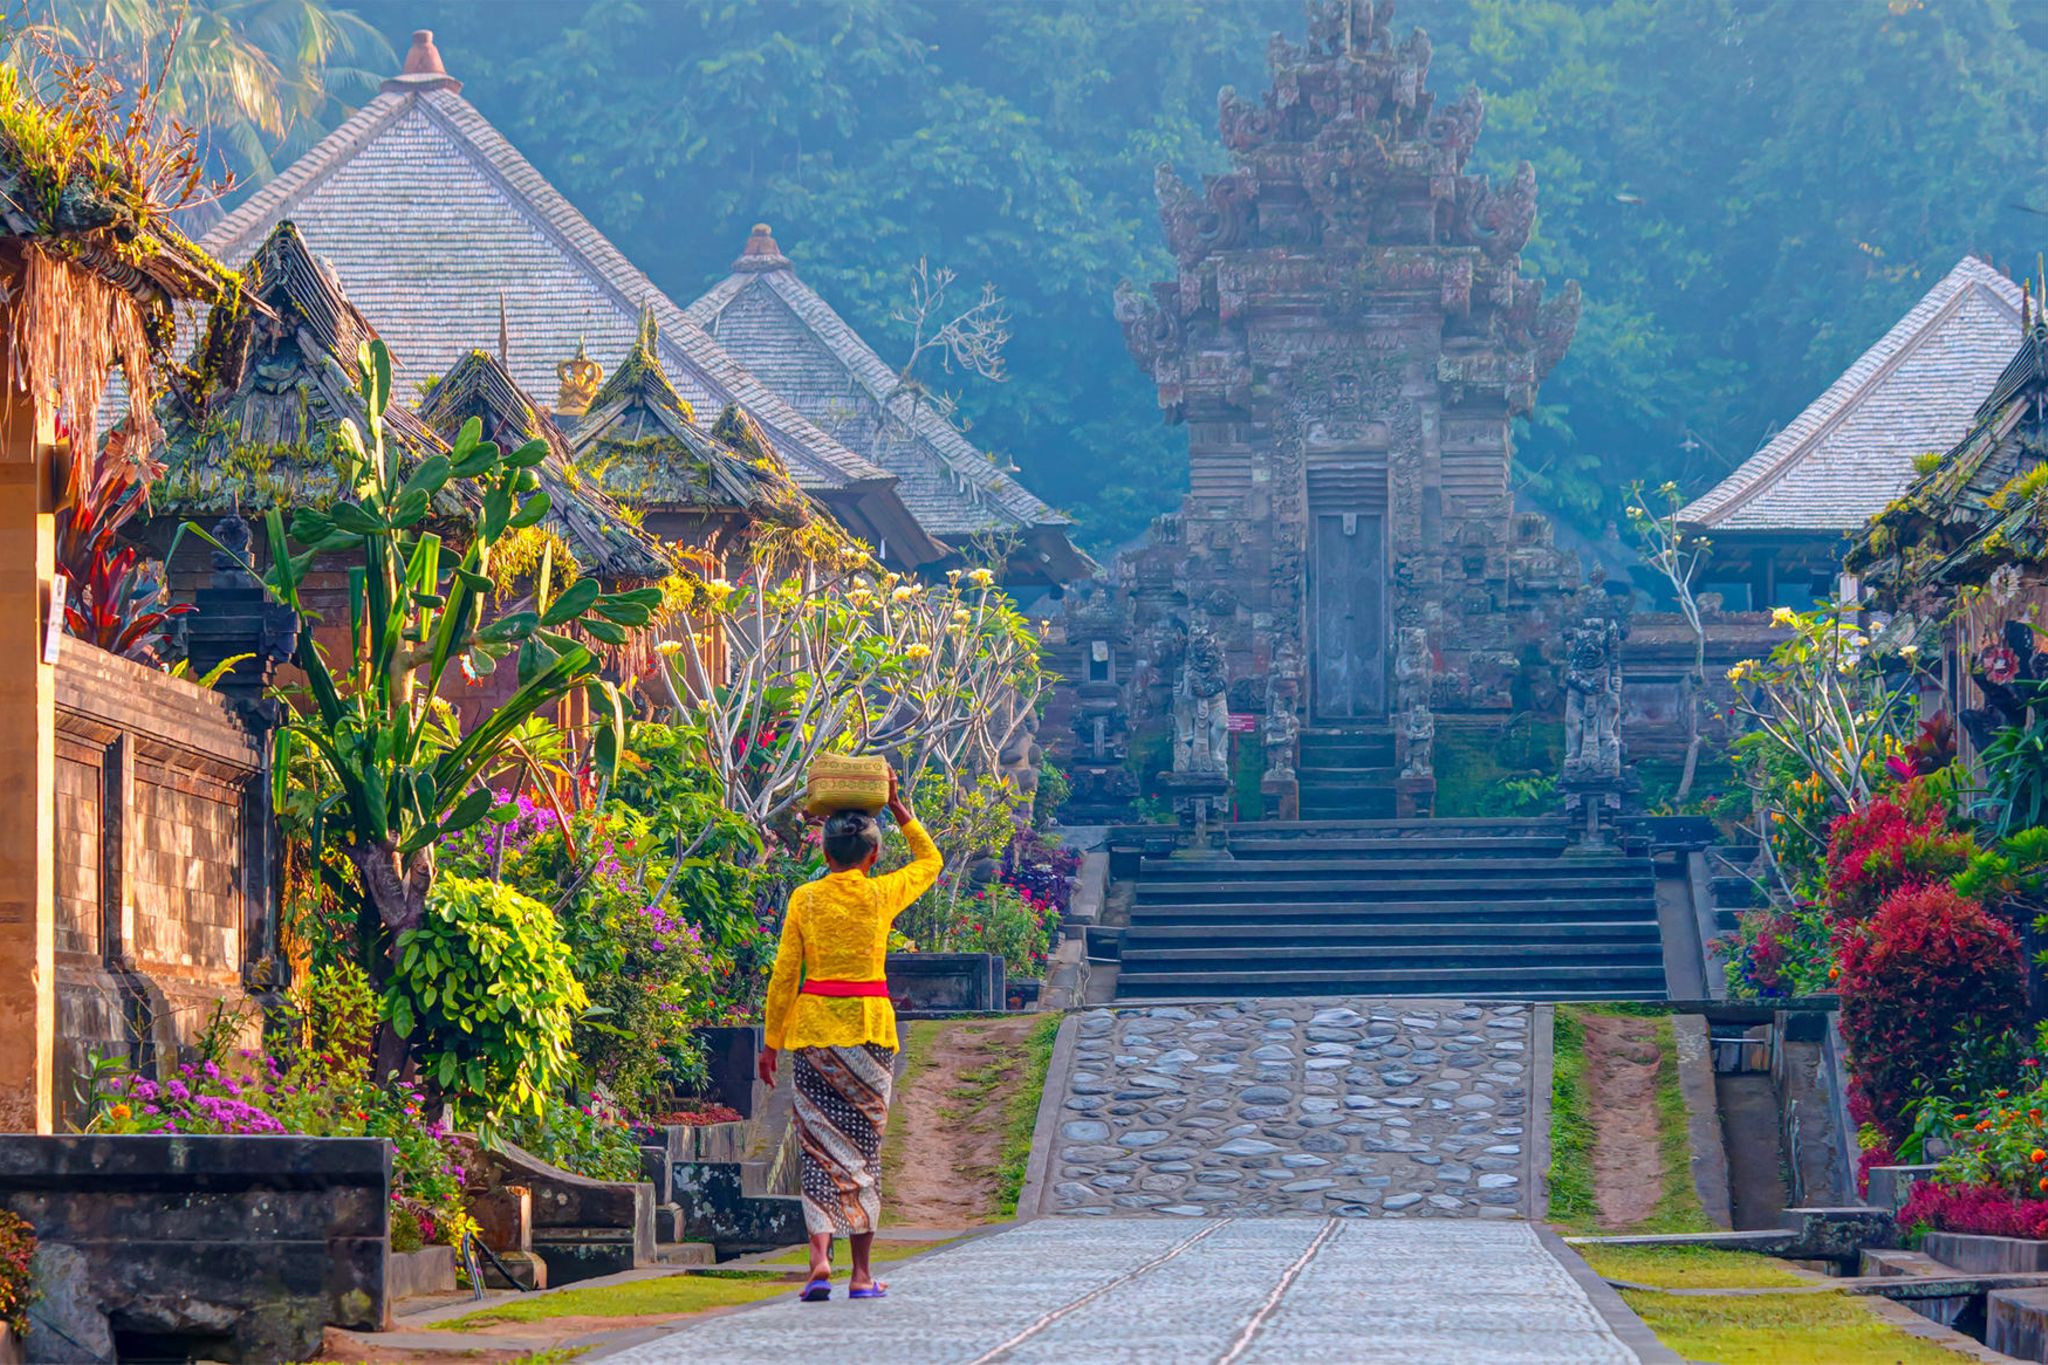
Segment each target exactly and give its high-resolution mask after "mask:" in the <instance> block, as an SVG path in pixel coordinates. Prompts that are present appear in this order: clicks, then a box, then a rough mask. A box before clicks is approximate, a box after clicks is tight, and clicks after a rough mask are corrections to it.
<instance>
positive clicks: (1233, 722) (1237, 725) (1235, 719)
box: [1228, 716, 1259, 735]
mask: <svg viewBox="0 0 2048 1365" xmlns="http://www.w3.org/2000/svg"><path fill="white" fill-rule="evenodd" d="M1228 728H1229V730H1230V733H1231V734H1233V735H1248V734H1251V733H1252V732H1253V731H1254V730H1256V729H1258V728H1259V718H1258V717H1257V716H1232V717H1231V718H1230V721H1229V725H1228Z"/></svg>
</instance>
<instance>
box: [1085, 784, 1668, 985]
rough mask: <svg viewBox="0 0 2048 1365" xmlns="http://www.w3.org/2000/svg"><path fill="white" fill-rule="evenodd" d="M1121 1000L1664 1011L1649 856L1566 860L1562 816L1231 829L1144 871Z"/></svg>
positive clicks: (1148, 861)
mask: <svg viewBox="0 0 2048 1365" xmlns="http://www.w3.org/2000/svg"><path fill="white" fill-rule="evenodd" d="M1119 957H1120V965H1119V968H1118V972H1117V982H1116V996H1117V999H1119V1000H1159V999H1175V998H1180V999H1187V998H1200V997H1218V996H1234V995H1241V996H1276V995H1342V994H1362V995H1398V996H1446V997H1452V998H1461V999H1489V998H1493V999H1499V998H1507V999H1515V1000H1568V999H1610V1000H1612V999H1662V998H1663V997H1664V992H1665V981H1664V965H1663V947H1662V941H1661V938H1660V936H1659V932H1658V924H1657V906H1656V880H1655V873H1654V870H1653V867H1652V864H1651V861H1650V859H1649V858H1648V857H1647V856H1643V855H1641V854H1635V853H1622V852H1604V853H1580V852H1570V851H1567V843H1566V839H1565V834H1564V826H1563V823H1562V822H1561V821H1556V820H1410V821H1394V820H1384V821H1347V822H1341V823H1340V822H1316V821H1300V822H1288V823H1277V822H1271V823H1264V824H1244V825H1236V826H1232V827H1231V829H1230V831H1229V834H1228V850H1227V853H1225V854H1223V855H1220V856H1212V857H1145V858H1143V859H1142V860H1140V862H1139V864H1138V875H1137V878H1136V886H1135V888H1134V895H1133V897H1132V901H1131V909H1130V920H1129V924H1128V926H1127V927H1126V928H1125V930H1124V932H1123V936H1122V942H1121V952H1120V954H1119Z"/></svg>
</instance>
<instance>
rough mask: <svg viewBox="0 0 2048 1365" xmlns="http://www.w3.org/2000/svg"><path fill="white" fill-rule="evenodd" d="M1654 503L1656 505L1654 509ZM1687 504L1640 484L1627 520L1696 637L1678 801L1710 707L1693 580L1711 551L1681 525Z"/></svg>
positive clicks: (1670, 489) (1694, 764) (1685, 792)
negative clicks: (1703, 715) (1681, 512)
mask: <svg viewBox="0 0 2048 1365" xmlns="http://www.w3.org/2000/svg"><path fill="white" fill-rule="evenodd" d="M1653 504H1654V505H1653ZM1684 505H1685V499H1684V497H1683V496H1681V495H1680V493H1679V491H1678V485H1677V484H1675V483H1671V482H1668V481H1667V482H1666V483H1664V484H1662V485H1660V486H1659V487H1658V488H1657V489H1656V491H1655V492H1654V493H1652V492H1649V491H1647V490H1645V488H1644V487H1643V485H1642V484H1641V483H1635V484H1631V485H1630V486H1629V490H1628V521H1629V525H1630V526H1631V527H1633V528H1634V530H1635V533H1636V538H1637V539H1638V540H1639V541H1640V542H1641V543H1642V547H1643V558H1644V559H1646V560H1648V561H1649V563H1650V567H1652V568H1654V569H1655V570H1657V572H1658V573H1661V574H1663V575H1664V579H1665V581H1666V582H1667V583H1669V584H1670V585H1671V595H1672V598H1673V600H1674V601H1676V602H1677V604H1678V613H1679V615H1680V616H1682V617H1684V618H1685V624H1686V628H1687V629H1688V630H1690V631H1691V632H1692V669H1691V670H1690V671H1689V672H1688V673H1687V674H1686V676H1685V690H1684V695H1683V698H1682V702H1683V705H1684V707H1685V770H1684V772H1682V773H1681V774H1680V775H1679V778H1678V788H1677V790H1676V791H1674V792H1673V793H1672V796H1671V799H1672V800H1673V801H1674V802H1679V801H1683V800H1685V798H1686V797H1687V796H1689V795H1691V794H1692V783H1693V778H1694V777H1695V776H1696V775H1697V774H1698V772H1699V765H1700V743H1701V739H1702V736H1701V734H1700V713H1701V712H1702V711H1703V710H1704V709H1705V708H1706V706H1707V628H1706V625H1705V623H1704V622H1703V621H1702V620H1701V618H1700V604H1699V599H1698V597H1697V596H1696V595H1695V594H1694V593H1693V579H1694V578H1696V577H1697V576H1698V575H1699V571H1700V568H1701V566H1702V565H1703V564H1705V563H1706V560H1707V555H1708V552H1709V551H1710V550H1712V549H1713V542H1712V541H1710V540H1708V539H1707V538H1706V537H1705V536H1700V535H1694V534H1692V533H1691V532H1689V531H1687V530H1686V529H1685V528H1684V527H1683V526H1681V525H1680V524H1679V521H1678V513H1679V509H1680V508H1681V507H1683V506H1684Z"/></svg>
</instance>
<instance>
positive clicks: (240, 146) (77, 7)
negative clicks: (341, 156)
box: [5, 0, 393, 183]
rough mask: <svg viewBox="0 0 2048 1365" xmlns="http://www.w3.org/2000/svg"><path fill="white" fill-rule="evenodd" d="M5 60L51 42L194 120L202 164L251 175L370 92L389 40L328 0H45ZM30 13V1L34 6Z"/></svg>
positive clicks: (269, 167)
mask: <svg viewBox="0 0 2048 1365" xmlns="http://www.w3.org/2000/svg"><path fill="white" fill-rule="evenodd" d="M39 8H40V9H41V10H42V21H41V22H39V23H35V24H32V25H30V26H29V27H27V28H26V29H24V30H22V32H21V33H19V34H17V35H16V37H15V40H14V42H13V43H12V44H11V45H10V47H9V49H8V50H7V53H6V56H5V60H6V61H7V62H8V64H10V65H22V64H24V63H25V62H26V61H29V60H30V59H32V57H33V54H34V53H35V52H36V51H38V50H39V49H38V46H37V45H41V48H44V49H46V48H48V47H50V46H55V47H57V48H59V49H61V50H63V51H65V52H66V53H68V54H69V55H71V56H73V57H75V58H78V59H80V60H82V61H86V62H90V63H92V64H93V65H95V66H96V67H98V68H99V70H100V71H101V72H102V73H104V74H106V75H109V76H111V77H113V78H114V79H116V80H118V81H120V82H121V84H122V85H123V86H124V87H125V88H127V89H128V90H130V91H141V90H143V89H145V88H147V89H148V90H150V91H151V92H152V94H153V98H154V100H155V103H156V107H157V110H158V112H159V113H160V114H162V115H163V116H165V117H167V118H171V119H175V120H177V121H178V122H181V123H183V124H185V125H186V126H188V127H191V128H193V129H195V130H197V131H198V133H199V135H200V138H201V139H202V141H203V142H204V144H205V150H206V155H207V168H208V170H209V171H210V172H211V173H213V174H216V175H221V174H232V175H233V176H234V178H235V179H237V180H240V181H246V182H258V183H260V182H261V181H264V180H267V179H269V178H270V177H271V176H272V175H273V174H275V173H276V171H277V168H278V166H279V165H280V164H289V162H290V161H291V160H292V159H293V158H295V157H296V156H297V155H298V154H299V153H300V152H302V151H304V150H305V149H306V148H307V147H308V146H310V145H311V144H312V142H313V141H314V140H315V139H317V138H318V137H320V135H321V134H323V133H324V132H326V131H327V129H328V128H329V127H331V126H332V125H333V124H335V123H336V122H339V120H340V118H341V116H343V115H345V114H346V112H347V111H348V107H349V106H348V102H347V97H349V96H351V95H356V96H366V95H368V94H371V93H373V92H374V91H375V90H376V88H377V84H378V81H379V80H380V79H381V73H383V72H388V71H389V70H391V68H392V63H393V56H392V52H391V47H390V44H388V43H386V42H385V41H384V39H383V37H382V36H381V35H380V34H379V33H378V32H377V31H376V30H375V29H374V28H372V27H370V26H369V25H368V24H366V23H364V22H363V21H362V20H361V19H359V18H357V17H356V16H355V15H353V14H351V13H349V12H348V11H346V10H337V9H335V8H334V7H333V6H332V5H330V4H328V3H327V0H42V4H41V5H40V6H39ZM31 14H32V15H34V14H35V8H32V9H31Z"/></svg>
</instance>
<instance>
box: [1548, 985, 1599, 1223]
mask: <svg viewBox="0 0 2048 1365" xmlns="http://www.w3.org/2000/svg"><path fill="white" fill-rule="evenodd" d="M1590 1012H1591V1007H1590V1006H1585V1005H1559V1006H1558V1007H1557V1010H1556V1012H1555V1014H1554V1016H1553V1019H1552V1024H1551V1030H1550V1171H1549V1181H1550V1212H1549V1214H1548V1217H1549V1219H1550V1221H1551V1222H1553V1223H1555V1224H1557V1225H1558V1226H1560V1227H1564V1228H1569V1229H1570V1230H1572V1231H1573V1232H1589V1231H1591V1230H1592V1228H1593V1225H1594V1223H1595V1222H1596V1221H1597V1220H1598V1218H1599V1216H1600V1209H1599V1206H1598V1205H1596V1204H1595V1203H1594V1202H1593V1119H1592V1116H1591V1113H1590V1112H1589V1109H1588V1105H1587V1097H1586V1015H1587V1014H1588V1013H1590Z"/></svg>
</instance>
